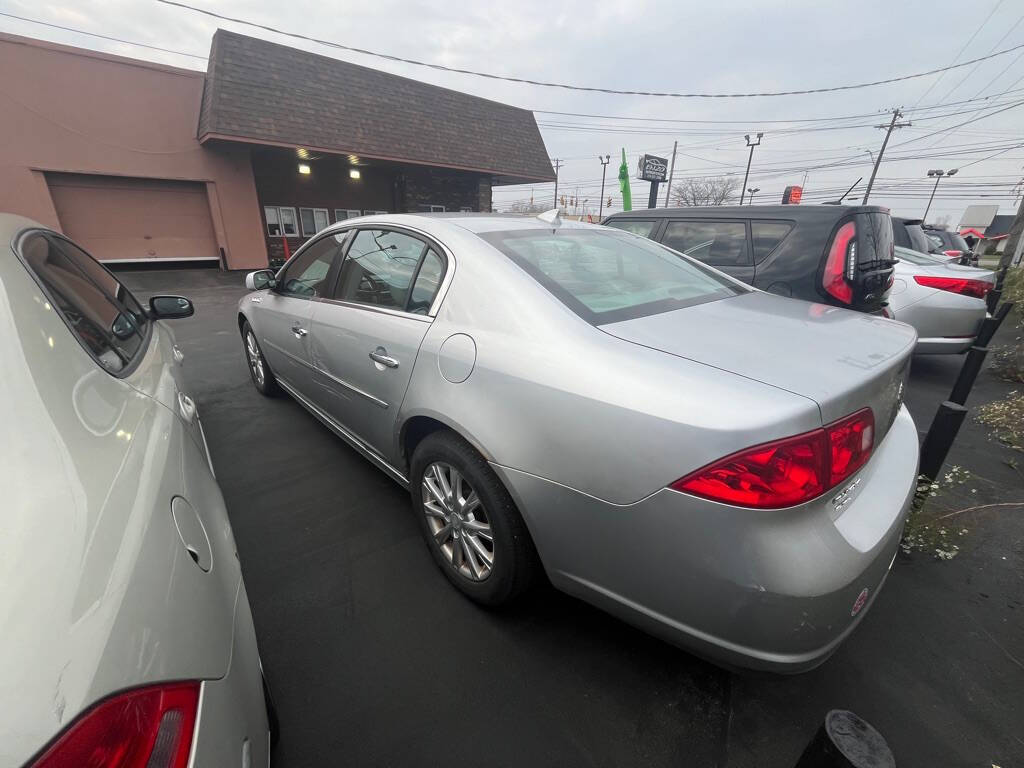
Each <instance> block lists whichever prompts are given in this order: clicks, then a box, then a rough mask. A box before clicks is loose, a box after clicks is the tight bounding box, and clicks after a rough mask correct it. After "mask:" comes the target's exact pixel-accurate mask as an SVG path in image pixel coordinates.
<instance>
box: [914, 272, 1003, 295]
mask: <svg viewBox="0 0 1024 768" xmlns="http://www.w3.org/2000/svg"><path fill="white" fill-rule="evenodd" d="M914 282H916V283H917V284H918V285H923V286H926V287H928V288H938V289H939V290H940V291H950V292H952V293H959V294H961V295H963V296H973V297H975V298H976V299H984V298H985V294H986V293H988V292H989V291H990V290H992V283H987V282H985V281H984V280H968V279H967V278H963V277H933V276H931V275H914Z"/></svg>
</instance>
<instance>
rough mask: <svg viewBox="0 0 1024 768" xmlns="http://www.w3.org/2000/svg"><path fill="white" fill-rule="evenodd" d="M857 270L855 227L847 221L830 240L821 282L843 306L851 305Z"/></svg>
mask: <svg viewBox="0 0 1024 768" xmlns="http://www.w3.org/2000/svg"><path fill="white" fill-rule="evenodd" d="M856 269H857V226H856V225H855V224H854V223H853V222H852V221H848V222H846V223H845V224H843V226H841V227H840V228H839V231H838V232H836V236H835V237H834V238H832V245H831V246H829V249H828V259H826V261H825V272H824V274H823V275H822V278H821V282H822V286H823V287H824V288H825V290H826V291H827V292H828V293H829V294H830V295H832V296H834V297H835V298H837V299H839V300H840V301H841V302H843V303H844V304H852V303H853V286H852V285H851V284H850V281H851V280H853V277H854V275H855V274H856Z"/></svg>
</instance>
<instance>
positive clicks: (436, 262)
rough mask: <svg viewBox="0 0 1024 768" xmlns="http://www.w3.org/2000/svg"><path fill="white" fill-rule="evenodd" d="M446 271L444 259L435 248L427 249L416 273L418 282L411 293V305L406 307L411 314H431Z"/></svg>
mask: <svg viewBox="0 0 1024 768" xmlns="http://www.w3.org/2000/svg"><path fill="white" fill-rule="evenodd" d="M444 269H445V260H444V257H443V256H441V255H440V254H439V253H438V252H437V251H435V250H434V249H433V248H427V252H426V253H425V254H423V261H422V262H421V263H420V268H419V271H418V272H417V273H416V280H415V282H413V284H412V291H410V293H409V304H408V306H407V307H406V309H407V310H408V311H409V312H412V313H413V314H415V315H426V314H428V313H429V312H430V306H431V304H433V303H434V297H435V296H437V289H438V288H440V287H441V278H443V277H444Z"/></svg>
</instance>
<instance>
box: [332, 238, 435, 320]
mask: <svg viewBox="0 0 1024 768" xmlns="http://www.w3.org/2000/svg"><path fill="white" fill-rule="evenodd" d="M426 249H427V246H426V243H424V242H423V241H422V240H420V239H418V238H416V237H413V236H412V235H407V234H405V233H403V232H393V231H390V230H386V229H360V230H359V231H358V232H357V233H356V236H355V238H353V240H352V245H351V246H349V249H348V254H347V255H346V256H345V261H344V262H343V263H342V265H341V273H340V275H339V276H338V284H337V287H336V288H335V289H334V298H335V299H339V300H341V301H353V302H356V303H359V304H373V305H374V306H378V307H388V308H390V309H397V310H402V311H405V308H406V301H407V300H408V299H409V294H410V286H411V284H412V280H413V276H414V275H415V274H416V268H417V267H418V266H419V263H420V259H421V258H422V257H423V253H424V251H425V250H426ZM428 279H429V275H426V276H424V280H425V281H426V280H428ZM424 286H426V282H425V283H424ZM424 290H426V288H424ZM418 295H420V294H418ZM410 311H414V310H410Z"/></svg>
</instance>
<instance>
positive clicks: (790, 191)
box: [782, 186, 804, 205]
mask: <svg viewBox="0 0 1024 768" xmlns="http://www.w3.org/2000/svg"><path fill="white" fill-rule="evenodd" d="M803 196H804V188H803V187H796V186H793V187H786V191H785V192H783V193H782V204H783V205H800V198H801V197H803Z"/></svg>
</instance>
